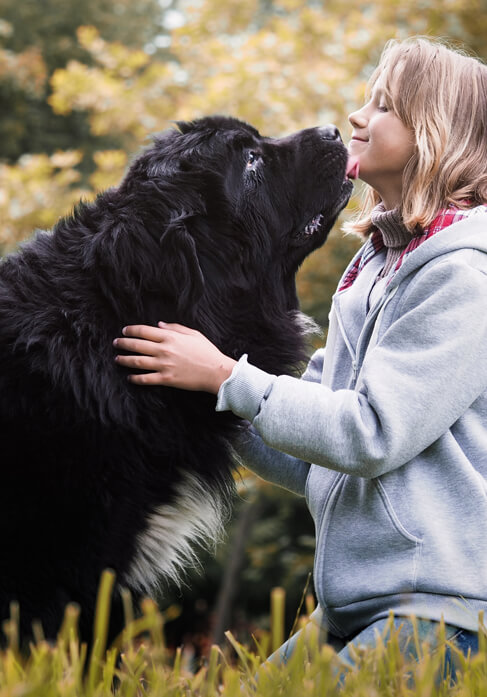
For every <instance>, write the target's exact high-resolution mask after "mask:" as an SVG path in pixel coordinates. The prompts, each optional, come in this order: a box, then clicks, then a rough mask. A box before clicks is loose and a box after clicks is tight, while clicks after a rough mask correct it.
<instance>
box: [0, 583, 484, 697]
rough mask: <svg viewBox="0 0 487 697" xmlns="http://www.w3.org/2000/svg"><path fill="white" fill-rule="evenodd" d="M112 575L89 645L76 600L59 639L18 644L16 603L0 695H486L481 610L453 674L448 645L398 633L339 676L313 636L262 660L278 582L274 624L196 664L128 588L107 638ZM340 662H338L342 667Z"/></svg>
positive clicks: (278, 633) (275, 634) (273, 642)
mask: <svg viewBox="0 0 487 697" xmlns="http://www.w3.org/2000/svg"><path fill="white" fill-rule="evenodd" d="M113 582H114V579H113V576H112V575H111V574H110V573H109V572H107V573H105V574H104V576H103V578H102V582H101V585H100V591H99V598H98V605H97V614H96V620H95V629H94V636H95V642H94V648H93V650H92V651H91V654H90V655H88V652H87V649H86V645H84V644H80V643H79V641H78V639H77V634H76V626H77V618H78V613H79V611H78V609H77V608H76V607H74V606H73V607H68V608H67V610H66V615H65V620H64V623H63V626H62V628H61V630H60V632H59V636H58V639H57V642H56V643H55V644H50V643H48V642H46V641H45V640H44V639H43V637H42V631H41V628H40V627H37V628H36V631H35V633H36V640H35V641H34V642H33V643H32V644H31V647H30V652H28V654H26V653H20V651H19V646H18V630H17V617H18V609H17V608H16V607H15V605H14V606H13V607H12V617H11V620H10V621H7V622H6V623H4V627H3V629H4V632H5V634H6V636H7V637H8V644H9V645H8V647H7V648H6V649H5V650H4V651H3V652H2V653H1V654H0V697H31V696H32V697H58V696H59V697H105V695H106V696H107V697H108V696H110V697H111V696H112V695H116V696H117V697H118V696H120V697H121V696H124V697H217V696H223V697H239V696H243V697H281V696H282V697H284V696H285V697H325V696H326V695H335V694H336V695H338V694H340V695H345V696H352V695H353V696H354V697H382V696H384V697H395V696H398V697H399V696H400V697H430V696H431V697H434V696H436V695H437V696H438V697H442V696H446V695H454V696H457V697H467V696H477V695H478V697H485V696H486V695H487V641H486V634H485V630H484V625H483V621H482V618H480V621H481V628H482V631H481V633H480V651H479V653H478V654H477V655H475V656H468V657H464V656H463V655H461V654H459V653H458V652H456V651H455V649H454V648H453V647H451V648H452V651H453V652H454V654H455V660H456V664H457V666H458V668H457V679H456V683H455V684H454V685H453V684H451V682H450V680H449V679H448V678H446V679H443V680H440V679H439V678H438V676H442V675H444V655H445V645H443V646H441V647H440V649H439V650H438V651H436V652H435V653H434V654H433V655H431V654H430V653H429V652H428V647H427V646H418V647H417V648H418V650H419V651H418V653H419V655H420V660H419V661H414V660H411V659H408V658H406V657H405V656H404V655H402V654H401V652H400V650H399V645H398V641H397V634H395V633H394V632H392V636H391V639H390V640H389V641H388V642H387V643H384V642H383V641H380V640H379V642H378V644H377V646H376V647H375V648H374V649H370V650H364V651H362V652H358V653H357V654H356V655H355V660H356V666H355V667H354V668H353V669H349V670H348V671H347V672H346V675H345V678H344V681H343V684H342V685H339V684H338V678H337V675H338V671H339V670H340V667H341V666H340V662H339V659H338V656H337V654H336V653H335V652H334V651H333V649H332V648H331V647H330V646H327V645H325V646H322V647H321V648H320V647H319V646H318V642H317V637H316V636H313V635H312V636H311V638H310V641H309V642H308V645H307V646H304V644H298V647H297V649H296V651H295V653H293V655H292V656H291V658H290V660H289V662H288V664H287V665H285V666H276V665H271V664H269V663H265V664H264V663H263V662H264V661H265V658H266V657H267V655H268V653H269V652H270V651H271V650H272V648H273V647H275V646H277V645H278V644H279V642H281V640H282V639H283V625H284V620H283V618H284V597H283V593H282V592H281V591H280V590H277V589H276V590H275V591H274V592H273V595H272V599H271V611H272V617H271V632H270V633H269V632H268V633H265V632H262V633H261V635H259V641H258V642H257V641H255V642H254V644H253V646H251V647H248V646H243V645H242V644H240V643H239V642H238V641H237V640H236V639H235V638H234V637H233V636H232V634H230V633H229V632H228V633H227V643H226V645H225V646H222V647H219V646H213V647H212V648H211V652H210V655H209V657H208V659H207V661H206V662H205V664H204V665H203V666H202V667H201V668H200V669H199V670H198V671H197V672H193V671H190V670H188V668H187V667H186V666H185V658H184V652H183V651H181V650H180V649H178V650H177V651H176V653H175V654H174V653H171V652H169V651H168V650H167V648H166V646H165V643H164V617H163V614H161V613H160V612H159V611H158V609H157V608H156V606H155V605H154V603H153V602H152V601H150V600H147V601H145V602H144V603H143V605H142V616H141V617H139V618H137V619H134V616H133V611H132V606H131V601H130V597H129V595H125V596H124V603H125V613H126V620H127V624H126V628H125V630H124V632H123V634H122V635H121V636H120V637H119V638H118V639H117V641H116V642H115V643H114V645H113V646H110V647H106V633H107V624H108V616H109V611H108V608H109V600H110V595H111V591H112V587H113ZM342 670H343V668H342Z"/></svg>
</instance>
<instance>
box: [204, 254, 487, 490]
mask: <svg viewBox="0 0 487 697" xmlns="http://www.w3.org/2000/svg"><path fill="white" fill-rule="evenodd" d="M486 346H487V277H486V276H485V274H484V273H483V272H482V271H480V270H478V269H477V268H475V267H473V266H472V265H470V264H467V263H466V262H465V259H464V257H462V258H460V259H452V258H451V256H450V258H448V259H446V260H445V261H442V262H437V263H435V264H434V265H433V266H432V268H429V269H423V270H422V271H420V272H418V274H417V277H416V278H415V279H414V280H413V281H412V282H411V283H410V286H409V288H408V289H407V291H406V293H405V294H404V297H403V298H402V299H401V304H400V308H399V311H398V315H397V316H396V319H395V320H394V321H393V322H392V324H391V325H390V326H389V327H388V328H387V330H386V331H385V333H384V334H383V336H382V337H381V338H380V340H379V341H378V343H377V344H376V345H375V346H374V347H373V348H371V349H370V351H369V352H368V353H367V354H366V357H365V360H364V362H363V365H362V369H361V373H360V375H359V380H358V383H357V386H356V388H355V389H354V390H338V391H335V392H333V391H332V390H330V389H329V388H328V387H326V386H324V385H321V384H317V383H315V382H308V381H303V380H297V379H295V378H292V377H288V376H279V377H276V376H272V375H269V374H267V373H264V372H263V371H260V370H259V369H258V368H255V367H254V366H251V365H250V364H249V363H248V362H247V360H246V357H243V358H242V359H241V360H240V361H239V363H238V365H237V367H236V369H235V371H234V373H233V374H232V376H230V378H229V379H228V380H227V381H226V383H224V385H222V388H221V391H220V395H219V400H218V405H217V408H218V409H231V410H232V411H234V412H235V413H236V414H238V415H240V416H243V417H244V418H246V419H248V420H249V421H251V423H252V424H253V426H254V428H255V429H256V430H257V432H258V433H260V435H261V436H262V439H263V440H264V442H265V443H267V444H268V445H269V446H271V447H273V448H277V449H279V450H282V451H283V452H285V453H287V454H290V455H293V456H294V457H297V458H300V459H302V460H304V461H306V462H313V463H315V464H318V465H323V466H325V467H329V468H331V469H334V470H337V471H340V472H345V473H348V474H354V475H358V476H361V477H366V478H373V477H377V476H379V475H381V474H383V473H385V472H387V471H390V470H393V469H395V468H397V467H400V466H401V465H403V464H405V463H406V462H408V461H409V460H411V459H412V458H414V457H415V456H417V455H418V454H419V453H420V452H422V451H423V450H424V449H426V448H427V447H429V446H430V445H431V444H432V443H434V442H435V441H436V440H437V439H438V438H440V437H441V436H442V435H443V434H445V433H446V432H447V431H448V430H449V428H450V427H451V426H452V425H453V424H454V423H455V422H456V421H457V420H458V419H459V418H460V417H461V416H462V414H464V412H465V411H466V410H467V409H468V408H469V406H470V405H471V404H472V403H473V402H474V401H475V400H476V399H477V398H478V397H479V396H480V395H481V394H482V393H483V392H484V391H485V390H486V389H487V349H486ZM486 419H487V414H486Z"/></svg>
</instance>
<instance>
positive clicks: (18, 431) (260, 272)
mask: <svg viewBox="0 0 487 697" xmlns="http://www.w3.org/2000/svg"><path fill="white" fill-rule="evenodd" d="M177 126H178V128H174V129H171V130H169V131H168V132H165V133H163V134H162V135H159V136H158V137H156V138H155V140H154V143H153V144H152V145H151V146H150V147H149V148H148V149H146V150H145V151H144V152H142V154H140V155H139V156H138V157H137V158H136V159H135V161H134V162H133V164H132V165H131V167H130V168H129V170H128V173H127V175H126V176H125V178H124V179H123V181H122V183H121V184H120V186H119V187H118V188H114V189H110V190H108V191H105V192H104V193H102V194H100V195H99V196H98V198H97V199H96V201H94V202H92V203H81V204H79V206H78V207H77V208H76V210H75V211H74V213H73V215H71V216H70V217H67V218H64V219H62V220H60V221H59V222H58V223H57V224H56V226H55V227H54V229H53V230H52V231H50V232H38V233H37V234H36V236H35V237H34V238H33V239H32V240H30V241H29V242H27V243H26V244H24V245H23V246H22V248H21V249H20V250H19V251H18V252H17V253H14V254H11V255H10V256H8V257H6V258H5V259H4V260H3V261H2V263H1V264H0V443H1V449H2V477H1V486H0V524H1V530H2V536H1V537H2V539H1V543H0V545H1V547H0V560H1V567H0V620H2V619H4V618H5V617H8V616H9V604H10V602H11V601H12V600H16V601H18V602H19V605H20V627H21V632H22V635H23V637H24V638H28V637H29V636H30V635H31V626H32V621H33V620H35V619H38V620H40V621H41V623H42V626H43V629H44V633H45V635H46V636H47V637H55V635H56V633H57V630H58V628H59V626H60V623H61V620H62V617H63V612H64V608H65V606H66V604H67V603H68V602H76V603H78V604H79V606H80V607H81V615H80V627H79V628H80V634H81V637H82V638H83V639H87V640H89V639H90V634H91V628H92V620H93V614H94V607H95V600H96V593H97V588H98V583H99V580H100V575H101V573H102V571H103V569H105V568H107V567H111V568H112V569H114V570H115V572H116V576H117V583H118V587H119V588H120V587H127V588H129V589H130V590H131V591H132V594H133V596H134V597H135V599H136V600H137V599H138V598H140V596H141V594H150V592H151V590H153V589H154V587H155V586H156V585H157V584H158V583H159V582H160V580H161V579H164V578H166V579H167V578H172V579H177V578H178V575H179V574H180V571H181V570H182V569H183V568H184V567H185V566H186V565H187V564H188V561H189V560H191V557H192V555H193V554H194V552H193V546H194V543H195V542H198V541H200V542H201V541H202V540H204V538H210V539H211V538H215V537H216V536H217V534H218V532H219V530H220V528H221V525H222V520H223V519H224V518H225V513H226V512H227V511H228V507H229V505H230V501H231V493H232V438H233V437H234V436H235V434H236V433H237V431H238V428H239V421H238V419H237V418H236V417H234V416H233V415H231V414H229V413H217V412H215V409H214V407H215V398H214V397H213V396H211V395H209V394H205V393H194V392H185V391H181V390H175V389H171V388H162V387H161V388H153V389H141V388H140V387H136V386H134V385H131V384H130V383H129V382H128V380H127V374H126V371H124V370H123V369H121V368H120V367H119V366H117V365H116V363H115V361H114V351H113V348H112V341H113V339H114V337H116V336H118V335H120V331H121V329H122V327H123V326H124V325H126V324H130V323H146V324H156V323H157V321H158V320H160V319H164V321H166V322H180V323H183V324H186V325H189V326H190V327H193V328H195V329H198V330H200V331H202V332H203V333H204V334H206V335H207V336H208V338H209V339H210V340H211V341H213V342H214V343H215V344H216V345H217V346H218V347H219V348H220V349H221V350H222V351H223V352H224V353H226V354H228V355H230V356H234V357H235V358H238V357H239V356H240V355H241V354H242V353H244V352H246V353H248V355H249V360H250V361H251V362H252V363H254V364H255V365H257V366H259V367H260V368H263V369H264V370H267V371H271V372H273V373H293V372H295V371H296V370H297V369H298V367H299V366H300V363H301V361H302V360H303V359H304V357H305V355H304V354H305V351H304V347H305V340H304V336H303V334H304V332H305V327H304V324H305V323H304V322H303V318H302V316H301V315H300V313H299V312H298V302H297V297H296V290H295V273H296V271H297V269H298V267H299V265H300V264H301V262H302V261H303V259H304V258H305V257H306V256H307V255H308V254H309V253H310V252H311V251H313V250H314V249H316V248H317V247H319V246H320V245H321V244H323V242H324V240H325V238H326V236H327V233H328V231H329V230H330V228H331V226H332V224H333V223H334V221H335V219H336V217H337V215H338V213H339V212H340V210H341V209H342V208H343V207H344V206H345V204H346V203H347V201H348V199H349V196H350V193H351V188H352V184H351V182H349V181H348V180H347V178H346V176H345V171H346V161H347V152H346V149H345V147H344V145H343V143H342V141H341V139H340V136H339V134H338V131H337V130H336V129H335V128H334V127H325V128H309V129H306V130H303V131H300V132H298V133H295V134H293V135H290V136H288V137H285V138H281V139H278V140H277V139H271V138H264V137H261V136H260V135H259V133H258V132H257V131H256V130H255V129H254V128H252V127H251V126H249V125H247V124H246V123H242V122H241V121H238V120H236V119H233V118H229V117H208V118H203V119H201V120H198V121H195V122H191V123H178V124H177ZM122 619H123V618H122V612H121V603H120V600H117V599H116V598H115V599H114V611H113V615H112V622H113V625H112V632H111V634H112V636H113V633H114V632H116V631H118V630H119V629H120V627H121V623H122Z"/></svg>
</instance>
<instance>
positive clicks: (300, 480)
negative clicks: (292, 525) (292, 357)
mask: <svg viewBox="0 0 487 697" xmlns="http://www.w3.org/2000/svg"><path fill="white" fill-rule="evenodd" d="M238 369H239V367H238V366H237V370H238ZM322 370H323V350H322V349H320V350H318V351H316V353H315V354H314V355H313V356H312V358H311V360H310V362H309V363H308V366H307V368H306V370H305V372H304V373H303V375H302V377H301V380H306V381H315V382H320V380H321V373H322ZM264 375H266V373H264ZM234 447H235V452H236V454H237V457H238V458H239V459H240V460H241V462H242V464H243V465H244V466H245V467H247V468H248V469H250V470H251V471H252V472H254V473H255V474H257V475H258V476H259V477H261V478H262V479H265V480H266V481H268V482H272V483H273V484H277V486H280V487H283V488H284V489H288V491H292V492H293V493H295V494H298V495H299V496H304V493H305V486H306V479H307V477H308V472H309V467H310V463H309V462H305V461H303V460H301V459H300V458H296V457H293V456H292V455H287V454H286V453H283V452H281V451H278V450H275V449H274V448H272V447H269V446H268V445H266V444H265V443H264V441H263V440H262V438H261V437H260V435H259V433H258V432H257V431H256V430H255V428H254V427H253V426H249V428H248V429H246V430H245V431H244V432H242V434H241V435H240V436H239V438H238V440H237V442H236V443H235V444H234Z"/></svg>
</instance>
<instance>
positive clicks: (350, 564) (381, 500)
mask: <svg viewBox="0 0 487 697" xmlns="http://www.w3.org/2000/svg"><path fill="white" fill-rule="evenodd" d="M340 484H341V486H339V487H338V488H337V490H336V492H335V496H334V497H333V501H330V510H329V512H328V515H327V516H326V518H325V521H324V525H323V529H322V531H321V535H320V539H319V540H318V545H319V551H320V554H319V556H318V558H317V568H316V576H317V579H316V582H317V586H321V589H320V590H321V591H322V593H319V595H322V597H323V601H324V602H325V604H326V605H327V606H330V607H342V606H344V605H348V604H350V603H354V602H359V601H360V600H365V599H370V598H373V597H377V596H384V595H393V594H396V593H411V592H414V591H415V589H416V577H417V567H418V563H419V559H420V554H421V545H422V541H421V539H420V538H418V537H416V536H415V535H413V534H411V533H410V532H409V531H408V530H407V529H406V527H405V526H404V525H403V523H402V522H401V520H400V518H399V516H398V514H397V512H396V511H395V510H394V507H393V505H392V503H391V501H390V499H389V497H388V495H387V493H386V491H385V489H384V486H383V484H382V482H381V481H380V479H361V478H360V477H348V476H347V477H345V478H344V479H343V480H342V482H341V483H340Z"/></svg>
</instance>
